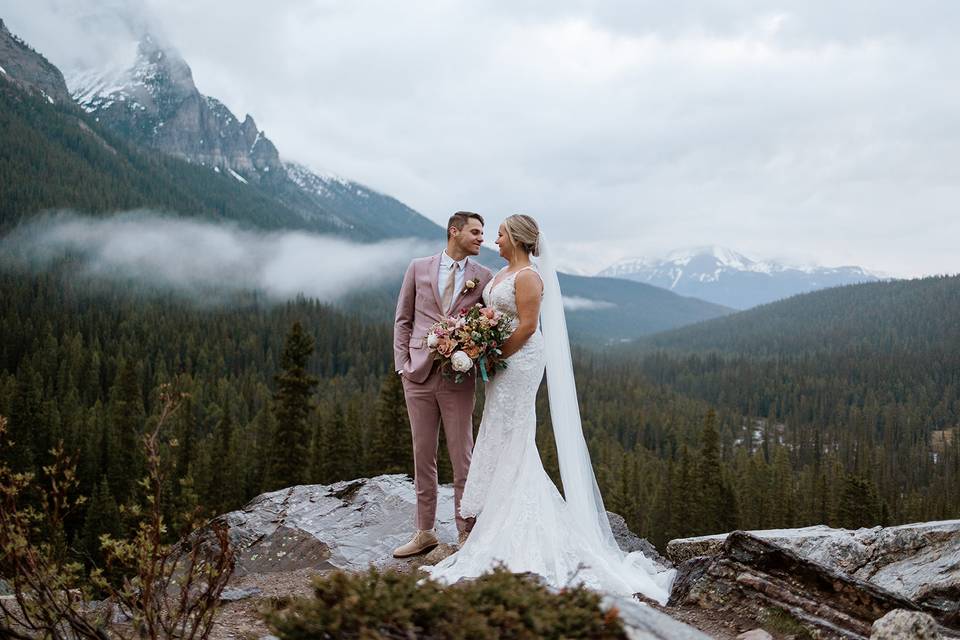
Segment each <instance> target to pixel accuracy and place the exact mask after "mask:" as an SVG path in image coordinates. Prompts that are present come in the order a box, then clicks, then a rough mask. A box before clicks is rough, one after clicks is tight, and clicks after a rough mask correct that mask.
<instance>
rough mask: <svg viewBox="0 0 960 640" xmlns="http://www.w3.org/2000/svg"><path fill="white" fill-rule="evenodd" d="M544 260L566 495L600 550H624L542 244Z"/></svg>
mask: <svg viewBox="0 0 960 640" xmlns="http://www.w3.org/2000/svg"><path fill="white" fill-rule="evenodd" d="M538 244H539V248H540V257H539V259H538V260H537V261H536V264H537V266H538V268H539V271H540V275H541V276H542V278H543V302H542V304H541V306H540V325H541V328H542V329H543V337H544V344H545V351H546V363H547V364H546V371H547V392H548V395H549V397H550V419H551V422H552V423H553V433H554V438H555V439H556V442H557V459H558V461H559V463H560V477H561V479H562V481H563V495H564V498H565V499H566V502H567V505H568V508H569V509H570V511H571V513H572V514H573V515H574V520H575V521H576V522H577V523H578V524H579V525H580V526H581V527H582V528H583V534H584V535H585V536H587V539H588V540H590V541H591V542H593V543H594V544H596V545H597V546H598V548H603V547H606V548H609V549H610V550H611V551H615V552H617V553H618V554H619V553H622V552H621V551H620V547H619V545H617V542H616V539H615V538H614V537H613V532H612V531H611V530H610V521H609V520H608V519H607V512H606V509H604V506H603V498H602V497H601V495H600V488H599V487H598V486H597V478H596V476H595V475H594V473H593V465H592V464H591V463H590V452H589V451H588V449H587V442H586V440H585V439H584V436H583V425H582V424H581V422H580V406H579V403H578V401H577V386H576V383H575V381H574V378H573V360H572V358H571V356H570V339H569V337H568V335H567V320H566V317H565V316H564V311H563V297H562V295H561V293H560V280H559V279H558V278H557V266H556V258H555V257H554V256H553V253H552V251H551V250H550V247H549V246H548V245H547V243H546V242H544V239H543V234H542V233H541V234H540V239H539V243H538Z"/></svg>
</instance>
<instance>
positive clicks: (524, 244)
mask: <svg viewBox="0 0 960 640" xmlns="http://www.w3.org/2000/svg"><path fill="white" fill-rule="evenodd" d="M503 228H504V229H506V231H507V236H508V237H509V238H510V241H511V242H512V243H513V244H514V246H515V247H517V248H519V249H521V250H522V251H525V252H527V253H529V254H530V255H532V256H539V255H540V227H539V225H537V221H536V220H534V219H533V218H531V217H530V216H528V215H525V214H523V213H517V214H514V215H512V216H510V217H509V218H507V219H506V220H504V221H503Z"/></svg>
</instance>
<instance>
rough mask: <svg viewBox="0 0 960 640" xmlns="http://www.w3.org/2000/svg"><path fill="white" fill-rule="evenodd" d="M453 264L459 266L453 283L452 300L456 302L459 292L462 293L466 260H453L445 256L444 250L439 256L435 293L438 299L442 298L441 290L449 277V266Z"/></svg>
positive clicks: (445, 251)
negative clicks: (438, 296)
mask: <svg viewBox="0 0 960 640" xmlns="http://www.w3.org/2000/svg"><path fill="white" fill-rule="evenodd" d="M454 262H456V263H457V264H459V265H460V268H459V269H458V270H457V279H456V280H455V281H454V283H453V299H454V300H456V299H457V296H458V295H460V292H461V291H463V281H464V278H466V276H465V275H464V274H465V273H466V269H467V258H463V259H462V260H454V259H453V258H451V257H450V256H449V255H447V250H446V249H444V250H443V253H441V254H440V269H439V270H438V273H437V291H439V292H440V297H441V298H442V297H443V290H444V288H445V287H446V286H447V278H449V277H450V265H452V264H453V263H454Z"/></svg>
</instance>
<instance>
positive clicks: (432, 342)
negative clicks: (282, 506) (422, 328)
mask: <svg viewBox="0 0 960 640" xmlns="http://www.w3.org/2000/svg"><path fill="white" fill-rule="evenodd" d="M439 340H440V339H439V338H437V334H435V333H428V334H427V346H428V347H429V348H431V349H434V348H436V346H437V342H439Z"/></svg>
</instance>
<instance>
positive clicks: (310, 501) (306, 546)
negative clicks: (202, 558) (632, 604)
mask: <svg viewBox="0 0 960 640" xmlns="http://www.w3.org/2000/svg"><path fill="white" fill-rule="evenodd" d="M416 504H417V500H416V493H415V492H414V488H413V482H412V481H411V480H410V477H409V476H407V475H403V474H397V475H383V476H377V477H375V478H369V479H367V478H361V479H358V480H351V481H345V482H338V483H336V484H332V485H301V486H296V487H291V488H289V489H282V490H280V491H274V492H271V493H265V494H263V495H260V496H257V497H256V498H254V499H253V500H251V501H250V502H249V503H248V504H247V505H246V506H245V507H244V508H243V509H240V510H239V511H233V512H231V513H227V514H225V515H223V516H220V517H219V518H218V520H219V521H222V522H224V523H225V524H226V525H227V526H228V527H229V529H230V539H231V541H232V543H233V545H234V547H235V549H236V551H237V568H236V575H238V576H242V575H246V574H249V573H272V572H277V571H295V570H297V569H304V568H314V569H317V570H323V569H344V570H350V571H358V570H363V569H366V568H367V567H368V566H370V565H371V564H372V565H375V566H379V567H386V566H392V565H396V564H398V561H396V560H394V558H393V550H394V549H395V548H397V547H398V546H400V545H401V544H403V543H405V542H407V541H408V540H409V539H410V536H411V534H412V533H413V528H414V516H415V513H416ZM608 515H609V516H610V524H611V527H612V528H613V531H614V536H615V537H616V538H617V542H618V543H619V544H620V546H621V547H622V548H623V549H624V550H626V551H634V550H637V549H639V550H642V551H643V552H644V554H648V556H649V557H651V558H653V559H654V560H655V561H658V562H661V563H663V564H665V565H669V562H668V561H667V560H666V559H664V558H662V557H660V556H659V554H657V553H656V549H654V548H653V545H651V544H650V543H649V542H647V541H646V540H643V539H641V538H639V537H637V536H636V535H634V534H633V533H632V532H631V531H630V530H629V529H628V528H627V526H626V523H624V521H623V518H621V517H620V516H618V515H616V514H608ZM437 518H438V520H437V527H436V528H437V535H438V536H439V538H440V541H441V544H440V545H439V546H438V547H437V548H436V549H434V550H433V551H432V552H430V553H429V554H426V555H425V556H419V557H416V558H413V559H411V560H408V561H404V562H402V563H399V564H402V565H403V566H410V567H417V566H420V565H423V564H436V563H437V562H439V561H440V560H442V559H443V558H445V557H446V556H448V555H450V554H451V553H453V552H454V551H455V550H456V540H457V528H456V523H455V521H454V518H453V488H452V487H451V486H441V487H440V490H439V494H438V498H437Z"/></svg>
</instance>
